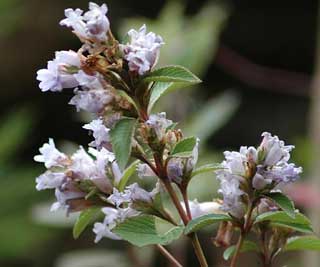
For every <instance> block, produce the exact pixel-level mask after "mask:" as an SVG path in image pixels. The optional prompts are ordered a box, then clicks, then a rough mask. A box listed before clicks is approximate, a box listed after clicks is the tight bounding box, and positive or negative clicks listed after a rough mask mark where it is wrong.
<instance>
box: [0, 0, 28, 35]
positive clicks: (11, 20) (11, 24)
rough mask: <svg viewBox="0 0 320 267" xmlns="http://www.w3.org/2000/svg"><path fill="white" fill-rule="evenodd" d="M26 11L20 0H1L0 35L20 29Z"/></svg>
mask: <svg viewBox="0 0 320 267" xmlns="http://www.w3.org/2000/svg"><path fill="white" fill-rule="evenodd" d="M24 11H25V10H24V6H23V5H22V3H21V1H20V0H0V24H1V27H0V37H4V36H6V35H8V34H11V33H12V32H14V31H15V30H17V29H18V27H19V26H20V25H21V24H22V22H23V14H24Z"/></svg>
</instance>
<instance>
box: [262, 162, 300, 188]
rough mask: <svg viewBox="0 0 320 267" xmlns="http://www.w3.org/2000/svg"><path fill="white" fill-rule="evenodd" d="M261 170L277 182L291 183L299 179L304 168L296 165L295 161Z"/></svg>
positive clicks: (268, 177)
mask: <svg viewBox="0 0 320 267" xmlns="http://www.w3.org/2000/svg"><path fill="white" fill-rule="evenodd" d="M260 172H261V173H262V174H263V175H264V176H265V177H266V178H267V179H270V180H272V181H275V182H277V183H290V182H295V181H296V180H298V179H299V177H300V173H302V168H301V167H296V166H295V165H294V164H293V163H284V164H281V165H277V166H274V167H272V168H271V169H268V170H262V171H260Z"/></svg>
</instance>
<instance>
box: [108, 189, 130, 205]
mask: <svg viewBox="0 0 320 267" xmlns="http://www.w3.org/2000/svg"><path fill="white" fill-rule="evenodd" d="M108 201H110V203H111V204H114V205H115V206H116V207H120V206H121V205H122V204H123V203H129V202H130V201H131V195H130V194H127V193H124V192H120V191H119V190H118V189H117V188H115V187H114V188H113V193H112V194H111V195H110V196H109V197H108Z"/></svg>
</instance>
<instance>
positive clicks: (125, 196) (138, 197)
mask: <svg viewBox="0 0 320 267" xmlns="http://www.w3.org/2000/svg"><path fill="white" fill-rule="evenodd" d="M157 193H158V188H155V190H153V191H152V192H148V191H146V190H144V189H143V188H141V187H140V186H139V185H138V184H137V183H133V184H131V185H129V186H127V187H126V189H125V190H124V192H119V191H118V190H117V189H116V188H113V194H112V195H110V196H109V198H108V200H109V201H110V203H112V204H114V205H116V206H117V207H119V206H120V205H122V204H123V203H129V204H132V203H134V202H136V201H141V202H146V203H151V202H152V201H153V197H154V196H155V195H156V194H157Z"/></svg>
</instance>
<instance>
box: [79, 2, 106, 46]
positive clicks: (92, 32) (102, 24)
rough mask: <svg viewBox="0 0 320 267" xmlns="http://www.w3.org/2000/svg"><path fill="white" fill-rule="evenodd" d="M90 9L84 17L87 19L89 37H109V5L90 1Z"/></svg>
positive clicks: (101, 38) (102, 38)
mask: <svg viewBox="0 0 320 267" xmlns="http://www.w3.org/2000/svg"><path fill="white" fill-rule="evenodd" d="M89 10H90V11H87V12H86V13H85V14H84V16H83V18H84V20H85V21H86V31H87V34H88V36H89V38H90V37H91V38H93V39H98V40H100V41H104V40H106V39H107V31H108V30H109V28H110V23H109V20H108V18H107V17H106V14H107V12H108V7H107V5H106V4H103V5H101V6H99V5H97V4H95V3H93V2H90V3H89Z"/></svg>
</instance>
